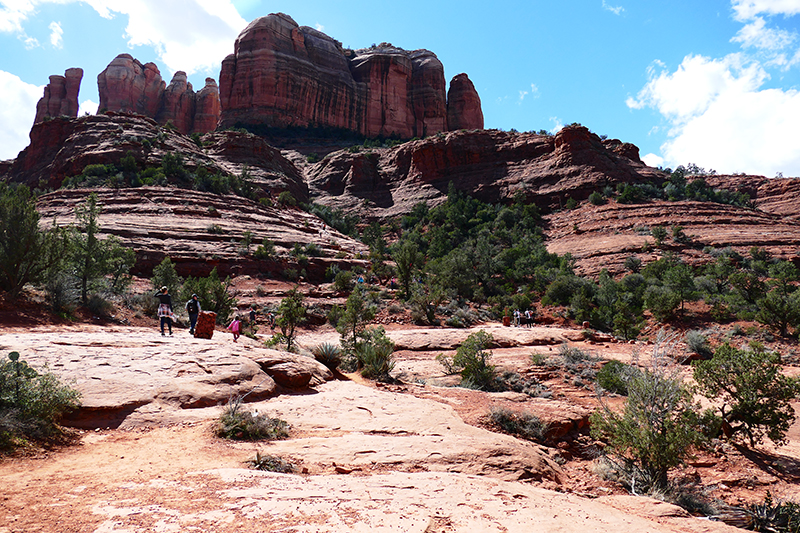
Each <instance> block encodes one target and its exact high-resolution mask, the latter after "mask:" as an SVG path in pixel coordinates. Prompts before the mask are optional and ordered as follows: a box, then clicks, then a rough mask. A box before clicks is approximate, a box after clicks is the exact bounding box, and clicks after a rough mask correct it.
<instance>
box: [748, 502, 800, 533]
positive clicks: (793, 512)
mask: <svg viewBox="0 0 800 533" xmlns="http://www.w3.org/2000/svg"><path fill="white" fill-rule="evenodd" d="M744 512H745V514H746V515H747V516H748V517H749V520H748V522H749V523H750V527H748V529H751V530H753V531H775V532H778V533H796V532H797V531H800V504H798V503H797V502H793V501H782V502H781V501H779V502H775V501H774V500H773V499H772V494H771V493H770V492H767V495H766V496H765V497H764V501H763V502H761V503H753V504H750V505H748V506H747V507H745V508H744Z"/></svg>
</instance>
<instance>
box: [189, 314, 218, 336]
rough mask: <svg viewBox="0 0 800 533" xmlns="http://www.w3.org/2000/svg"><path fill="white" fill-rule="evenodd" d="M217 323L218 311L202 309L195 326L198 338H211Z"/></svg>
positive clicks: (195, 334) (195, 333)
mask: <svg viewBox="0 0 800 533" xmlns="http://www.w3.org/2000/svg"><path fill="white" fill-rule="evenodd" d="M216 323H217V313H215V312H213V311H200V314H199V315H197V325H195V327H194V336H195V338H198V339H210V338H211V337H213V336H214V326H215V325H216Z"/></svg>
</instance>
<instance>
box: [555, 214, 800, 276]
mask: <svg viewBox="0 0 800 533" xmlns="http://www.w3.org/2000/svg"><path fill="white" fill-rule="evenodd" d="M772 205H773V206H774V205H775V204H774V203H772ZM546 220H547V222H548V229H547V234H548V240H547V249H548V250H549V251H550V252H552V253H558V254H565V253H570V254H572V256H573V257H574V258H575V259H576V267H577V270H578V271H579V272H581V273H582V274H585V275H597V274H598V273H599V272H600V270H601V269H603V268H606V269H608V270H609V272H611V273H612V274H621V273H622V272H624V270H625V268H624V263H625V259H627V258H628V257H629V256H631V255H635V256H637V257H639V258H640V259H641V260H642V261H643V262H644V263H648V262H650V261H652V260H655V259H658V258H659V257H660V255H661V254H662V253H663V251H665V250H667V251H674V252H680V255H681V257H682V259H683V260H685V261H686V262H688V263H690V264H702V263H706V262H708V261H709V258H710V256H709V255H708V254H707V253H706V252H704V251H703V250H704V248H705V247H713V248H717V249H722V248H725V247H729V246H730V247H731V248H733V249H734V250H736V251H737V252H739V253H740V254H742V255H747V253H748V251H749V249H750V248H751V247H753V246H758V247H760V248H763V249H764V250H766V251H767V252H769V253H771V254H773V255H774V256H776V257H782V258H785V259H791V258H794V257H795V252H796V250H797V248H798V246H800V224H799V223H798V222H797V221H795V220H794V219H793V218H790V217H787V216H779V215H775V214H769V213H765V212H763V211H760V210H755V209H747V208H742V207H736V206H731V205H725V204H717V203H711V202H689V201H681V202H666V201H657V202H647V203H641V204H618V203H616V202H609V203H608V204H606V205H602V206H593V205H591V204H588V203H587V204H585V205H583V206H581V207H580V208H578V209H575V210H572V211H570V210H563V211H560V212H557V213H553V214H551V215H548V216H547V217H546ZM655 226H662V227H665V228H671V227H673V226H681V227H683V232H684V233H685V234H686V235H687V236H688V237H689V238H690V242H689V243H675V242H674V241H671V240H669V239H667V241H666V242H665V243H664V246H662V250H659V249H656V248H654V247H652V246H651V247H650V248H649V249H647V251H642V250H643V247H644V244H645V242H649V243H650V244H651V245H652V244H653V242H654V239H653V237H652V236H651V235H650V228H652V227H655Z"/></svg>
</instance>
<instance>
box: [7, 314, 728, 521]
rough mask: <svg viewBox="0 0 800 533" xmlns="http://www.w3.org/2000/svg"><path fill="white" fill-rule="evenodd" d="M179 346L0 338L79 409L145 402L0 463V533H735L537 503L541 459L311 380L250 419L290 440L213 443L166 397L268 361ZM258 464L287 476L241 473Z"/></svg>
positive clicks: (665, 508) (137, 340)
mask: <svg viewBox="0 0 800 533" xmlns="http://www.w3.org/2000/svg"><path fill="white" fill-rule="evenodd" d="M182 334H185V331H179V332H178V333H177V335H178V336H176V337H172V338H170V337H166V338H161V337H160V335H159V334H158V333H157V332H156V331H155V328H153V329H152V330H150V329H144V328H122V327H112V328H108V327H93V326H82V327H76V328H66V329H65V328H63V327H62V328H51V327H42V328H35V329H26V330H22V329H20V330H9V331H6V332H5V333H4V334H3V335H0V346H2V347H3V348H4V349H17V350H20V351H21V353H22V354H23V359H25V360H27V361H28V362H30V363H33V364H37V365H38V364H42V363H44V362H49V364H50V368H51V370H53V371H55V372H57V373H59V374H61V375H63V376H64V377H68V378H69V377H73V378H75V379H76V384H77V387H78V388H79V389H81V390H82V391H83V393H84V402H85V403H86V404H87V405H97V404H98V403H103V404H105V405H108V404H109V403H114V402H110V399H111V398H112V397H113V394H112V393H111V391H117V392H118V393H119V396H117V399H118V401H119V402H120V403H122V402H126V401H127V402H129V401H130V397H136V396H137V395H138V396H139V397H142V396H148V395H152V396H153V397H154V398H155V401H154V402H153V403H151V404H148V405H151V406H152V409H150V410H149V411H146V410H145V409H143V408H142V407H139V408H136V409H133V410H132V411H131V412H130V413H128V415H127V417H126V418H125V420H124V422H123V423H122V424H121V425H120V426H119V429H116V430H114V429H112V430H100V431H92V432H88V433H85V434H84V435H83V436H82V438H81V443H80V445H78V446H75V447H72V448H68V449H65V450H61V451H58V452H55V453H52V454H50V455H49V456H48V457H47V458H46V460H42V458H17V459H13V460H6V461H3V462H0V531H3V532H5V531H9V532H10V531H29V530H30V531H33V530H35V531H39V532H42V533H55V532H58V533H61V532H63V531H81V532H83V531H86V532H115V531H118V532H123V531H125V532H145V531H177V530H180V531H187V530H194V529H198V530H203V531H215V532H234V531H242V530H252V531H294V532H312V531H315V532H327V531H330V532H340V531H402V532H420V533H425V532H427V533H432V532H440V533H444V532H456V531H497V532H500V531H530V530H539V529H542V528H544V530H547V531H562V532H566V533H571V532H575V533H587V532H604V533H605V532H607V531H615V532H617V533H633V532H636V533H639V532H641V531H653V532H685V533H690V532H698V533H699V532H709V533H711V532H726V531H731V532H732V531H735V530H734V529H733V528H730V527H727V526H724V525H722V524H718V523H714V522H709V521H706V520H700V519H697V518H692V517H690V516H688V515H687V513H685V512H684V511H682V510H681V509H679V508H677V507H674V506H671V505H668V504H664V503H662V502H657V501H654V500H649V499H643V498H636V499H633V498H628V497H620V496H609V497H603V498H598V499H588V498H583V497H579V496H578V495H575V494H563V493H559V492H555V491H553V490H548V489H547V488H546V487H549V488H552V489H555V488H558V487H559V483H560V482H561V480H562V479H563V476H564V475H565V472H564V471H563V470H562V469H561V467H560V466H558V465H557V464H556V463H555V462H554V461H553V460H552V459H551V458H550V457H549V456H548V454H549V452H548V451H547V450H545V449H544V448H542V447H540V446H538V445H534V444H531V443H528V442H525V441H520V440H517V439H514V438H512V437H509V436H506V435H501V434H496V433H491V432H489V431H486V430H483V429H479V428H476V427H473V426H469V425H467V424H465V423H464V422H463V421H462V420H461V419H460V418H459V417H458V416H457V415H456V414H455V411H454V409H453V408H451V407H449V406H447V405H444V404H443V403H441V402H435V401H432V400H427V399H419V398H416V397H414V396H412V395H409V394H401V393H398V392H388V391H386V390H380V389H376V388H373V387H367V386H364V385H362V384H359V383H356V382H352V381H327V382H325V381H323V380H318V381H317V382H315V384H313V388H311V389H307V390H305V391H296V392H294V393H291V392H288V391H285V390H284V391H283V393H282V394H280V395H279V396H274V397H272V398H270V399H267V400H262V401H259V402H255V403H251V404H249V405H248V406H247V407H248V408H250V409H254V410H256V409H257V410H258V412H259V413H267V414H269V415H270V416H277V417H279V418H282V419H284V420H287V421H288V422H289V423H290V424H291V426H292V427H291V433H292V435H291V436H290V438H289V439H287V440H283V441H273V442H262V443H234V442H226V441H221V440H218V439H215V438H213V437H212V436H211V429H210V419H211V418H213V417H216V416H218V414H219V412H220V410H219V409H220V408H219V407H199V406H198V407H194V408H192V407H191V406H190V405H187V404H183V405H181V401H182V400H181V399H180V398H183V396H175V395H173V394H170V395H169V396H167V395H164V394H163V392H164V391H173V390H177V389H183V390H184V391H185V390H189V389H191V390H193V391H197V390H200V389H203V388H205V387H209V386H210V385H211V383H212V382H215V380H216V383H217V388H218V390H220V391H222V390H225V391H229V390H231V389H235V388H238V390H239V392H243V391H244V390H246V389H247V388H254V389H255V390H261V389H259V387H261V386H262V385H256V384H254V382H255V381H256V379H254V376H255V374H257V371H256V370H255V368H253V367H252V366H251V363H252V362H253V361H258V360H260V358H261V357H263V356H266V357H267V358H270V357H274V356H275V354H276V353H277V352H275V351H274V350H265V349H263V348H260V347H258V346H256V345H255V344H254V343H248V342H245V343H236V344H234V343H232V342H231V341H230V337H228V336H226V335H224V334H221V335H215V336H214V339H213V340H211V341H205V340H202V341H201V340H196V339H192V338H191V337H188V336H181V335H182ZM241 340H245V339H244V338H242V339H241ZM440 344H442V343H440ZM287 355H288V354H287ZM251 368H253V371H252V372H251V371H250V370H249V369H251ZM255 377H256V378H257V377H259V376H255ZM122 382H126V383H124V384H123V383H122ZM189 383H193V385H191V386H190V385H189ZM120 387H121V388H120ZM219 387H222V389H219ZM265 388H266V387H265ZM155 390H160V391H161V392H162V396H161V397H158V396H157V395H154V394H151V392H152V391H155ZM208 397H209V398H210V397H211V396H208ZM98 421H101V422H103V421H104V420H102V419H98ZM165 424H167V425H165ZM256 452H258V453H260V454H262V455H266V454H269V455H277V456H280V457H283V458H284V459H287V460H289V461H291V462H293V463H294V464H296V465H297V466H298V471H297V472H298V473H295V474H277V473H269V472H259V471H253V470H248V469H245V468H243V466H244V462H245V461H247V460H250V459H253V458H254V456H255V454H256ZM476 474H480V475H476ZM531 481H536V482H538V485H539V486H533V485H532V484H531Z"/></svg>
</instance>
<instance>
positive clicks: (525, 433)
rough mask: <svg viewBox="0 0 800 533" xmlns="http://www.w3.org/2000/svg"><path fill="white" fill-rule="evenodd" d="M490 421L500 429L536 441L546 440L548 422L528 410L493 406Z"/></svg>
mask: <svg viewBox="0 0 800 533" xmlns="http://www.w3.org/2000/svg"><path fill="white" fill-rule="evenodd" d="M489 422H490V423H491V424H492V425H493V426H495V427H497V428H498V429H500V430H502V431H504V432H505V433H508V434H510V435H514V436H517V437H521V438H523V439H527V440H532V441H535V442H544V440H545V438H546V437H547V424H545V423H544V422H542V421H541V420H540V419H539V417H538V416H536V415H534V414H533V413H529V412H527V411H520V412H517V411H512V410H510V409H507V408H505V407H493V408H492V409H491V411H489Z"/></svg>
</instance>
